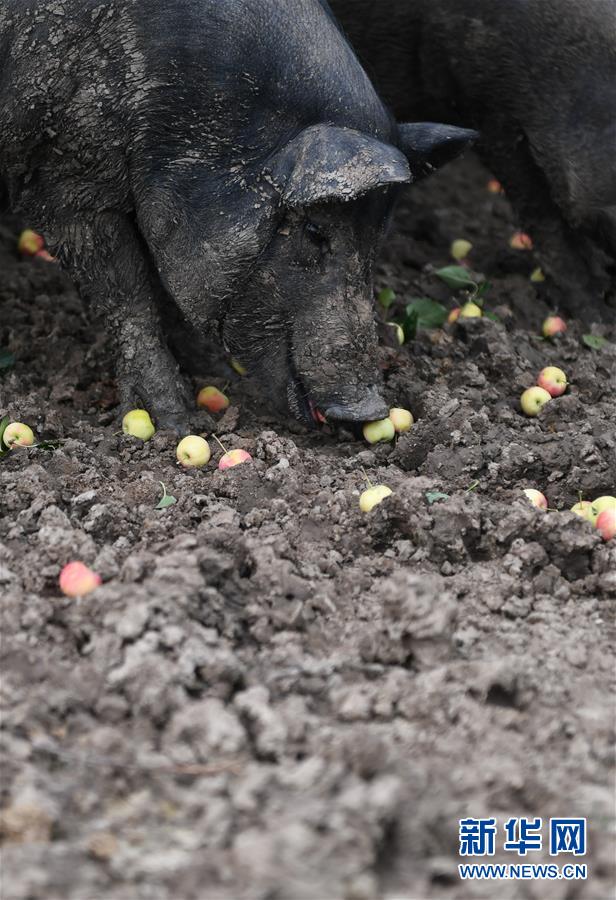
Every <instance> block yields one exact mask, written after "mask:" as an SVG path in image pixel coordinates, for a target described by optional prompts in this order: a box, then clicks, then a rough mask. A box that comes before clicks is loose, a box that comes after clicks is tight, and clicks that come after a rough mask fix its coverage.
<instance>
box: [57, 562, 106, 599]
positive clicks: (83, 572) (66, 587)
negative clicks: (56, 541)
mask: <svg viewBox="0 0 616 900" xmlns="http://www.w3.org/2000/svg"><path fill="white" fill-rule="evenodd" d="M100 583H101V576H100V575H97V573H96V572H93V571H92V569H89V568H88V567H87V566H86V565H85V564H84V563H82V562H70V563H67V564H66V565H65V566H64V568H63V569H62V571H61V572H60V590H61V591H62V593H63V594H66V596H67V597H84V596H85V595H86V594H89V593H90V592H91V591H93V590H94V589H95V588H97V587H98V586H99V585H100Z"/></svg>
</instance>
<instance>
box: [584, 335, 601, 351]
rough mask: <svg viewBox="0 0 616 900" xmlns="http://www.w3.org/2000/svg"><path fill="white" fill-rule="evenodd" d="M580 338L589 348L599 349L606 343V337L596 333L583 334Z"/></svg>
mask: <svg viewBox="0 0 616 900" xmlns="http://www.w3.org/2000/svg"><path fill="white" fill-rule="evenodd" d="M582 340H583V341H584V343H585V344H586V346H587V347H590V349H591V350H600V349H601V348H602V347H605V345H606V344H607V339H606V338H604V337H601V336H600V335H598V334H584V335H582Z"/></svg>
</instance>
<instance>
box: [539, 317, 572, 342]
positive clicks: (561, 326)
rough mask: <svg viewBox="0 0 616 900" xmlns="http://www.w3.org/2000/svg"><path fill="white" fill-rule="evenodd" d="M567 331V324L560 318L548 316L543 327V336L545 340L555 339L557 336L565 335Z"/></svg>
mask: <svg viewBox="0 0 616 900" xmlns="http://www.w3.org/2000/svg"><path fill="white" fill-rule="evenodd" d="M566 330H567V323H566V322H565V320H564V319H561V317H560V316H548V317H547V319H546V320H545V322H544V323H543V325H542V326H541V334H542V335H543V336H544V337H545V338H551V337H554V335H555V334H564V333H565V331H566Z"/></svg>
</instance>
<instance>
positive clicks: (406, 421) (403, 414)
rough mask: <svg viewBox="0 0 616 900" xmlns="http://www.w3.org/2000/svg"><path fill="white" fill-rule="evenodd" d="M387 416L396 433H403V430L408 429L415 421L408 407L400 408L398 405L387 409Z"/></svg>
mask: <svg viewBox="0 0 616 900" xmlns="http://www.w3.org/2000/svg"><path fill="white" fill-rule="evenodd" d="M389 418H390V419H391V421H392V422H393V426H394V428H395V430H396V433H397V434H403V433H404V432H405V431H410V430H411V426H412V425H413V423H414V421H415V420H414V419H413V415H412V413H410V412H409V411H408V409H402V408H401V407H399V406H394V408H393V409H390V410H389Z"/></svg>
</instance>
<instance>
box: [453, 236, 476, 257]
mask: <svg viewBox="0 0 616 900" xmlns="http://www.w3.org/2000/svg"><path fill="white" fill-rule="evenodd" d="M472 249H473V245H472V244H471V242H470V241H465V240H464V238H458V240H457V241H454V242H453V244H452V245H451V247H450V248H449V252H450V253H451V255H452V256H453V258H454V259H455V260H457V261H458V262H462V260H463V259H466V257H467V256H468V254H469V253H470V252H471V250H472Z"/></svg>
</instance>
